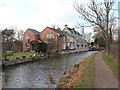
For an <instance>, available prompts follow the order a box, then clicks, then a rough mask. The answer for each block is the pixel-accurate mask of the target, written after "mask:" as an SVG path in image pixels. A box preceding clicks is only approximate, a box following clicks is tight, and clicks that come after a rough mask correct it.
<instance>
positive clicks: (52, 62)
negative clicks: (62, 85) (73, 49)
mask: <svg viewBox="0 0 120 90" xmlns="http://www.w3.org/2000/svg"><path fill="white" fill-rule="evenodd" d="M92 53H94V52H93V51H90V52H82V53H75V54H67V55H62V56H56V57H51V58H47V59H45V60H38V61H35V62H29V63H24V64H22V65H16V66H10V67H7V68H5V69H4V70H3V73H2V87H3V88H55V87H56V84H51V82H50V80H49V78H48V76H49V74H50V75H52V77H53V79H54V81H55V82H57V80H58V78H59V77H60V76H61V75H63V73H64V71H65V70H67V69H69V68H70V67H72V66H73V65H74V63H75V62H77V61H79V60H81V59H83V58H85V57H86V56H88V55H90V54H92Z"/></svg>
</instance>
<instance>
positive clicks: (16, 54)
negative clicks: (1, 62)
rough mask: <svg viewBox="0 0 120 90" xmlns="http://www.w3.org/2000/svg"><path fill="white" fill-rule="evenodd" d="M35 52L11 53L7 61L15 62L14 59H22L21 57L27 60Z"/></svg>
mask: <svg viewBox="0 0 120 90" xmlns="http://www.w3.org/2000/svg"><path fill="white" fill-rule="evenodd" d="M33 54H35V52H20V53H13V55H11V56H7V59H9V60H15V59H16V58H19V59H22V58H23V56H26V58H29V57H31V56H33Z"/></svg>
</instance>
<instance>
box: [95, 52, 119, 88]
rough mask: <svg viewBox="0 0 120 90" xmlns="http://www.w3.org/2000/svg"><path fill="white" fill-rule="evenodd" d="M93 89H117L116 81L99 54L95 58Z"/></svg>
mask: <svg viewBox="0 0 120 90" xmlns="http://www.w3.org/2000/svg"><path fill="white" fill-rule="evenodd" d="M93 88H118V80H117V78H116V77H115V76H114V74H113V73H112V71H111V69H110V68H109V67H108V66H107V65H106V64H105V62H104V61H103V60H102V58H101V52H99V53H97V55H96V57H95V80H94V84H93Z"/></svg>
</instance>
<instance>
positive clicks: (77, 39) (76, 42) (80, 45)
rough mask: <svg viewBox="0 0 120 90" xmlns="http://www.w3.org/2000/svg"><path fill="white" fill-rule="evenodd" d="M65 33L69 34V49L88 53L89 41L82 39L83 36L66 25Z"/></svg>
mask: <svg viewBox="0 0 120 90" xmlns="http://www.w3.org/2000/svg"><path fill="white" fill-rule="evenodd" d="M63 31H64V32H67V33H68V35H67V39H68V40H67V42H66V43H67V49H70V50H78V51H87V50H88V49H87V41H86V40H85V39H84V38H83V37H82V35H81V34H80V33H79V32H78V31H76V30H75V29H74V28H69V27H68V26H67V25H65V28H64V29H63Z"/></svg>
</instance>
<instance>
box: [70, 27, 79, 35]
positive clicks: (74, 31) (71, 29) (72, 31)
mask: <svg viewBox="0 0 120 90" xmlns="http://www.w3.org/2000/svg"><path fill="white" fill-rule="evenodd" d="M68 29H69V30H70V32H71V33H75V34H77V35H81V34H80V33H79V32H78V31H76V30H75V29H74V28H68Z"/></svg>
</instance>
